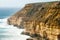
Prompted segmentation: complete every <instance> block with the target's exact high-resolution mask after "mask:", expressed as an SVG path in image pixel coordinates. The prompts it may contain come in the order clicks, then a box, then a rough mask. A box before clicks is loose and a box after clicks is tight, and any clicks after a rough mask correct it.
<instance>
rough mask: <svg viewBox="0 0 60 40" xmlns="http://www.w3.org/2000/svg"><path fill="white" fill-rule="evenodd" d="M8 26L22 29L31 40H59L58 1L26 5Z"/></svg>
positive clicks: (59, 2) (11, 18)
mask: <svg viewBox="0 0 60 40" xmlns="http://www.w3.org/2000/svg"><path fill="white" fill-rule="evenodd" d="M8 24H10V25H14V26H17V27H19V28H24V29H25V31H24V34H26V35H29V36H31V37H33V38H31V39H33V40H60V1H56V2H43V3H31V4H27V5H26V6H25V7H24V8H23V9H22V10H20V11H19V12H17V13H16V14H15V15H12V16H11V17H10V18H9V19H8ZM41 38H42V39H41ZM31 39H27V40H31Z"/></svg>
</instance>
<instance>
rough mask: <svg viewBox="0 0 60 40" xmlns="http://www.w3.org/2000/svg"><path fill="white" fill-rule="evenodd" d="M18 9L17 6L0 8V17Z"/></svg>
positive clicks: (4, 16)
mask: <svg viewBox="0 0 60 40" xmlns="http://www.w3.org/2000/svg"><path fill="white" fill-rule="evenodd" d="M18 10H19V8H0V19H1V18H6V17H8V16H10V15H12V14H14V12H16V11H18Z"/></svg>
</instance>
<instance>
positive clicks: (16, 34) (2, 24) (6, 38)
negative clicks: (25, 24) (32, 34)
mask: <svg viewBox="0 0 60 40" xmlns="http://www.w3.org/2000/svg"><path fill="white" fill-rule="evenodd" d="M15 11H16V10H15V9H14V10H12V9H0V40H26V38H29V36H26V35H22V34H21V32H23V30H24V29H18V28H17V27H14V26H13V25H8V24H7V19H8V17H9V16H10V15H11V14H12V13H14V12H15Z"/></svg>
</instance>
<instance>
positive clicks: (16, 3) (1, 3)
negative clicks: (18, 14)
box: [0, 0, 59, 8]
mask: <svg viewBox="0 0 60 40" xmlns="http://www.w3.org/2000/svg"><path fill="white" fill-rule="evenodd" d="M47 1H59V0H0V8H19V7H24V6H25V4H28V3H35V2H47Z"/></svg>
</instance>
